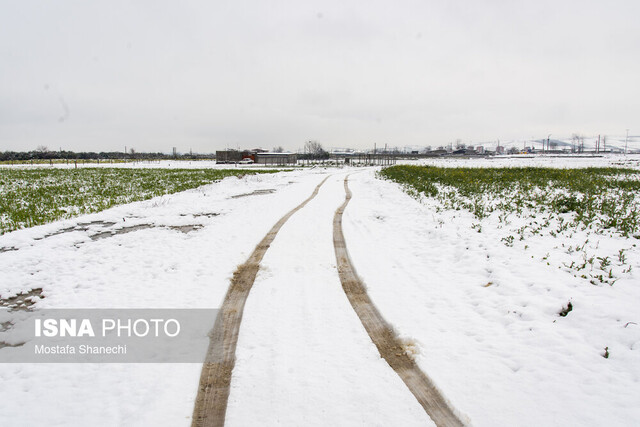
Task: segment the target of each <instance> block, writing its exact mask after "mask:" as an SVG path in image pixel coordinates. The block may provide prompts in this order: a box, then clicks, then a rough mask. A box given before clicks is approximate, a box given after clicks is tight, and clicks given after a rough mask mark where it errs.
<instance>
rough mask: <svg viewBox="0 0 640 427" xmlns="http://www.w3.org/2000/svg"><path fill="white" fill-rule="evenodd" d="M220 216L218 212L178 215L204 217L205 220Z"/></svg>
mask: <svg viewBox="0 0 640 427" xmlns="http://www.w3.org/2000/svg"><path fill="white" fill-rule="evenodd" d="M218 215H220V213H218V212H201V213H192V214H180V216H192V217H194V218H199V217H202V216H205V217H207V218H213V217H216V216H218Z"/></svg>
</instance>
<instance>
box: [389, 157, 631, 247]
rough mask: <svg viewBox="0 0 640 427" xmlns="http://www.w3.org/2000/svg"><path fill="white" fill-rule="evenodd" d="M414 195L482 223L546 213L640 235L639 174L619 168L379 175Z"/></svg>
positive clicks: (403, 170) (427, 169) (414, 170)
mask: <svg viewBox="0 0 640 427" xmlns="http://www.w3.org/2000/svg"><path fill="white" fill-rule="evenodd" d="M380 174H381V176H383V177H384V178H387V179H390V180H393V181H395V182H398V183H400V184H402V185H403V186H405V188H406V190H407V191H408V192H409V193H410V194H413V195H414V196H419V195H422V196H425V197H430V198H434V199H436V200H438V201H440V202H441V204H442V207H443V208H444V209H456V210H460V209H465V210H468V211H470V212H472V213H473V214H474V215H475V216H476V218H478V219H482V218H484V217H486V216H488V215H490V214H491V213H493V212H500V213H502V214H503V215H505V216H506V215H508V214H512V213H515V214H518V215H523V214H526V215H531V214H534V215H535V213H541V214H544V216H545V217H546V220H547V221H549V220H551V219H554V218H561V219H562V222H563V223H565V224H566V226H580V227H583V228H593V229H596V230H600V231H602V230H611V231H615V232H617V233H619V234H621V235H623V236H625V237H628V236H631V235H637V234H639V232H640V231H639V226H640V179H639V178H640V171H637V170H633V169H621V168H585V169H555V168H534V167H526V168H441V167H433V166H393V167H389V168H386V169H384V170H382V171H381V172H380Z"/></svg>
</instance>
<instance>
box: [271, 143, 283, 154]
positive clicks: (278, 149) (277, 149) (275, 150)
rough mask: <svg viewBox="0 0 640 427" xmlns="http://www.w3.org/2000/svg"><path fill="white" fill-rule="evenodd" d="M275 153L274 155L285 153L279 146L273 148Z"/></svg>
mask: <svg viewBox="0 0 640 427" xmlns="http://www.w3.org/2000/svg"><path fill="white" fill-rule="evenodd" d="M273 152H274V153H284V148H282V146H281V145H278V146H277V147H273Z"/></svg>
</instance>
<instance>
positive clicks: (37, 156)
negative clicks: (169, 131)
mask: <svg viewBox="0 0 640 427" xmlns="http://www.w3.org/2000/svg"><path fill="white" fill-rule="evenodd" d="M214 157H215V156H214V155H213V154H195V153H193V154H191V153H186V154H176V155H173V154H166V153H142V152H137V151H134V150H132V151H130V152H128V153H124V152H122V151H101V152H95V151H80V152H75V151H64V150H61V151H49V150H33V151H4V152H2V151H0V161H24V160H56V159H62V160H65V159H66V160H96V159H100V160H170V159H183V160H184V159H186V160H200V159H212V158H214Z"/></svg>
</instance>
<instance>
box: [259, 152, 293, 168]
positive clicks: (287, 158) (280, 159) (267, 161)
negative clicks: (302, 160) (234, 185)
mask: <svg viewBox="0 0 640 427" xmlns="http://www.w3.org/2000/svg"><path fill="white" fill-rule="evenodd" d="M254 161H255V162H256V163H257V164H260V165H295V164H296V163H297V162H298V156H297V155H296V154H293V153H265V152H262V153H256V154H255V159H254Z"/></svg>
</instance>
